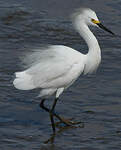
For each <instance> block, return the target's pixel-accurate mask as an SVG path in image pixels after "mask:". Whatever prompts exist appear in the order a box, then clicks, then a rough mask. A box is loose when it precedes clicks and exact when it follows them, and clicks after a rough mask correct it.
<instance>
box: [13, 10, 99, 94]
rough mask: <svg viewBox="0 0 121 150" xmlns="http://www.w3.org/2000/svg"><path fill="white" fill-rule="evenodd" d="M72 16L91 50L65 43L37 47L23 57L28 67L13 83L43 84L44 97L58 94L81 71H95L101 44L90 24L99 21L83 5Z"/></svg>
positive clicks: (31, 86) (28, 87)
mask: <svg viewBox="0 0 121 150" xmlns="http://www.w3.org/2000/svg"><path fill="white" fill-rule="evenodd" d="M72 18H73V24H74V26H75V28H76V30H77V31H78V32H79V33H80V35H81V36H82V37H83V38H84V40H85V42H86V43H87V45H88V48H89V52H88V53H87V54H86V55H84V54H82V53H80V52H78V51H76V50H74V49H72V48H70V47H67V46H63V45H52V46H48V47H47V48H45V49H40V50H39V49H37V50H34V52H33V53H32V54H30V55H28V56H27V57H26V58H25V59H24V63H25V64H26V65H27V66H28V69H26V70H24V71H23V72H17V73H16V78H15V80H14V82H13V84H14V86H15V87H16V88H17V89H21V90H31V89H35V88H40V90H41V91H40V96H41V97H46V96H51V95H53V94H56V97H59V95H60V94H61V93H62V92H63V90H64V89H65V88H67V87H69V86H70V85H71V84H72V83H73V82H74V81H75V80H76V79H77V78H78V77H79V76H80V74H82V73H84V74H87V73H92V72H93V71H94V70H96V69H97V67H98V65H99V64H100V61H101V52H100V47H99V44H98V41H97V39H96V38H95V36H94V35H93V33H92V32H91V31H90V29H89V28H88V25H93V26H98V23H100V22H99V20H98V18H97V16H96V14H95V12H94V11H92V10H91V9H81V10H79V11H78V12H76V13H75V14H74V15H73V17H72Z"/></svg>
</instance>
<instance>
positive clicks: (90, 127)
mask: <svg viewBox="0 0 121 150" xmlns="http://www.w3.org/2000/svg"><path fill="white" fill-rule="evenodd" d="M81 6H85V7H90V8H92V9H93V10H95V11H96V13H97V15H98V17H99V18H100V20H101V21H102V23H103V24H104V25H106V26H107V27H108V28H109V29H111V30H112V31H113V32H115V33H116V34H119V35H121V0H116V1H115V0H109V1H105V0H100V1H99V0H75V1H74V0H66V1H64V0H61V1H57V0H51V1H49V0H41V1H39V0H38V1H37V0H36V1H34V0H21V1H17V0H11V1H9V0H0V150H108V149H110V150H120V149H121V38H119V37H114V36H111V35H110V34H108V33H106V32H104V31H102V30H99V29H93V28H92V31H93V32H94V33H95V35H96V37H97V38H98V40H99V43H100V46H101V49H102V63H101V65H100V67H99V68H98V70H97V72H96V74H93V75H89V76H82V77H80V78H79V79H78V80H77V81H76V83H75V84H74V85H73V86H71V87H70V88H69V89H68V90H67V91H65V92H64V93H63V95H61V97H60V101H58V104H57V107H56V111H57V112H58V113H59V114H61V115H62V116H65V117H67V118H71V117H73V118H75V119H76V120H81V121H83V122H84V123H85V127H84V128H76V129H72V128H71V129H67V130H64V131H63V132H61V133H60V134H58V135H57V136H56V138H55V142H54V143H53V144H50V143H48V144H44V142H45V141H46V140H47V139H48V138H49V137H50V135H51V133H52V130H51V126H50V120H49V115H48V114H47V113H46V112H44V111H43V110H41V109H40V108H39V102H40V100H39V99H37V98H36V96H37V95H38V92H39V91H37V90H33V91H20V90H17V89H15V88H14V87H13V85H12V80H13V78H14V72H16V71H21V70H22V67H21V65H20V59H19V56H21V55H22V54H23V52H24V51H25V49H26V51H29V49H32V48H35V47H39V46H41V44H44V45H46V44H63V45H67V46H70V47H72V48H75V49H77V50H79V51H80V52H83V53H86V52H87V46H86V44H85V42H84V41H83V39H82V38H81V37H80V35H79V34H78V33H76V32H75V30H74V29H73V27H72V25H71V21H70V20H69V15H70V14H71V13H72V12H73V11H74V9H75V8H78V7H81ZM46 104H47V105H49V104H51V101H49V102H46Z"/></svg>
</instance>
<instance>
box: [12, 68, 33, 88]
mask: <svg viewBox="0 0 121 150" xmlns="http://www.w3.org/2000/svg"><path fill="white" fill-rule="evenodd" d="M15 76H16V78H15V80H14V81H13V84H14V86H15V88H17V89H20V90H32V89H34V88H35V86H34V84H33V81H32V76H31V75H29V74H27V73H26V72H25V71H23V72H16V73H15Z"/></svg>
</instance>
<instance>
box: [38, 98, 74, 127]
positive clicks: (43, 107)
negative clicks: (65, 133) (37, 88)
mask: <svg viewBox="0 0 121 150" xmlns="http://www.w3.org/2000/svg"><path fill="white" fill-rule="evenodd" d="M44 102H45V99H42V100H41V103H40V107H41V108H42V109H44V110H45V111H47V112H50V109H48V108H47V107H45V106H44ZM52 114H53V115H54V116H55V117H56V118H58V119H59V120H60V122H62V123H64V124H65V125H67V126H70V125H71V124H70V123H67V121H65V120H64V118H61V117H60V116H59V115H57V114H56V113H55V112H54V111H53V112H52Z"/></svg>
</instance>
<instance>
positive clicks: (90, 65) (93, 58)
mask: <svg viewBox="0 0 121 150" xmlns="http://www.w3.org/2000/svg"><path fill="white" fill-rule="evenodd" d="M79 33H80V35H81V36H82V37H83V39H84V40H85V42H86V43H87V45H88V48H89V51H88V53H87V54H86V61H85V74H87V73H91V72H93V71H94V70H96V69H97V67H98V65H99V64H100V61H101V51H100V46H99V44H98V41H97V39H96V37H95V36H94V34H93V33H92V32H91V31H90V29H89V27H88V26H87V25H86V24H83V23H82V24H81V26H80V29H79Z"/></svg>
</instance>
